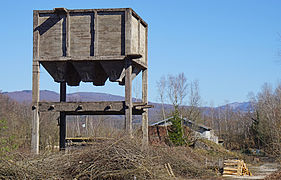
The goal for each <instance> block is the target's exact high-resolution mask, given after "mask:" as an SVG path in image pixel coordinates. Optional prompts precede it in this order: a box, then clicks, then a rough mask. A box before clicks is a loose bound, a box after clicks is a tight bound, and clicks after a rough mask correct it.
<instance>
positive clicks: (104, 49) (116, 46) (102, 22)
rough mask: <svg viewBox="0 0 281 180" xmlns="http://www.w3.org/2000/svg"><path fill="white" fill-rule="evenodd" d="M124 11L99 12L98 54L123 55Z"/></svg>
mask: <svg viewBox="0 0 281 180" xmlns="http://www.w3.org/2000/svg"><path fill="white" fill-rule="evenodd" d="M124 14H125V12H100V13H98V16H97V17H98V19H97V27H98V30H97V33H98V34H97V37H98V39H97V41H98V55H99V56H114V55H117V56H120V55H125V16H124Z"/></svg>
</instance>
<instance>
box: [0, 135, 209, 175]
mask: <svg viewBox="0 0 281 180" xmlns="http://www.w3.org/2000/svg"><path fill="white" fill-rule="evenodd" d="M140 149H141V147H140V143H139V142H137V141H136V140H133V139H131V140H128V138H126V137H124V138H120V139H118V140H107V141H103V142H97V143H96V144H94V145H92V146H86V147H83V148H81V147H80V148H77V149H76V150H73V151H72V152H67V153H52V154H50V153H46V154H41V155H39V156H30V157H22V156H19V155H17V156H14V159H13V160H7V159H5V158H2V159H0V167H1V168H0V179H135V178H136V179H171V177H170V175H169V173H168V171H167V168H165V164H167V163H169V164H170V165H171V168H172V170H173V172H174V174H175V176H176V177H178V178H187V177H191V178H200V177H204V176H208V177H211V176H215V173H214V171H210V170H208V169H207V168H206V167H205V166H204V162H205V161H204V159H205V157H203V156H201V155H199V154H198V153H197V152H196V151H194V150H193V149H191V148H189V147H159V146H158V147H149V148H148V149H147V150H145V151H141V150H140Z"/></svg>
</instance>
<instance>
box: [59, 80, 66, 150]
mask: <svg viewBox="0 0 281 180" xmlns="http://www.w3.org/2000/svg"><path fill="white" fill-rule="evenodd" d="M60 102H66V82H62V83H60ZM65 138H66V115H65V112H60V151H62V150H65Z"/></svg>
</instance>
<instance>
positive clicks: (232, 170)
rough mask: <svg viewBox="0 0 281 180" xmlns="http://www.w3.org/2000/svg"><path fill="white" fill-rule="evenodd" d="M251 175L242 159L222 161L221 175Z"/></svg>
mask: <svg viewBox="0 0 281 180" xmlns="http://www.w3.org/2000/svg"><path fill="white" fill-rule="evenodd" d="M233 175H236V176H252V173H251V172H250V171H249V169H248V168H247V165H246V163H244V161H243V160H231V159H227V160H225V161H224V168H223V176H233Z"/></svg>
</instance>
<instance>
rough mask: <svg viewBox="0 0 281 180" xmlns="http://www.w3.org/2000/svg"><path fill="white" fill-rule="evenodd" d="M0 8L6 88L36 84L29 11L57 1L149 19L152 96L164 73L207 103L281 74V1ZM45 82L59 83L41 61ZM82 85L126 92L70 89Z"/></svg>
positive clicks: (30, 2)
mask: <svg viewBox="0 0 281 180" xmlns="http://www.w3.org/2000/svg"><path fill="white" fill-rule="evenodd" d="M1 7H2V8H1V11H0V17H1V28H0V39H1V43H0V49H1V53H0V59H1V65H0V83H1V86H0V89H1V90H2V91H16V90H24V89H31V80H32V72H31V67H32V21H33V19H32V18H33V17H32V10H34V9H53V8H54V7H65V8H69V9H76V8H86V9H95V8H115V7H116V8H117V7H131V8H133V9H134V10H135V11H136V12H137V13H138V14H139V15H140V16H141V17H142V18H143V19H144V20H145V21H146V22H147V23H148V24H149V100H150V101H157V91H156V81H157V80H159V78H160V77H161V76H162V75H166V74H177V73H179V72H184V73H185V75H186V76H187V78H188V79H189V80H194V79H198V80H199V82H200V91H201V96H202V99H203V104H202V105H207V104H209V103H210V102H213V103H214V104H215V105H221V104H224V103H225V101H226V100H228V102H237V101H238V102H242V101H247V94H248V92H254V93H256V92H258V91H259V89H260V87H261V86H262V84H263V83H265V82H270V83H272V84H276V83H277V82H278V81H279V80H280V77H281V57H280V56H278V51H279V50H280V49H281V40H280V39H279V36H278V33H280V34H281V1H279V0H176V1H171V0H169V1H164V0H162V1H158V0H44V1H41V0H26V1H20V0H19V1H14V0H9V1H1ZM136 81H138V82H139V83H141V81H140V79H138V80H136ZM40 89H41V90H43V89H49V90H54V91H57V92H58V90H59V85H58V84H57V83H54V82H53V80H52V78H51V77H50V76H49V75H48V74H47V73H46V71H44V69H43V68H42V73H41V87H40ZM77 91H95V92H106V93H111V94H116V95H124V92H123V91H124V88H123V87H119V86H118V85H117V84H115V83H110V82H107V83H106V86H105V87H94V86H92V85H91V84H84V83H83V85H82V86H81V87H77V88H69V89H68V93H73V92H77Z"/></svg>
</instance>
